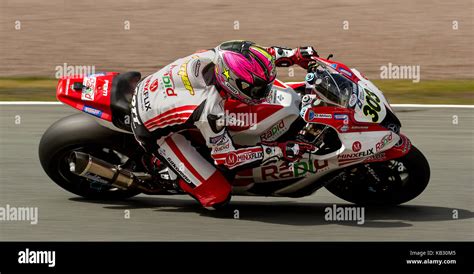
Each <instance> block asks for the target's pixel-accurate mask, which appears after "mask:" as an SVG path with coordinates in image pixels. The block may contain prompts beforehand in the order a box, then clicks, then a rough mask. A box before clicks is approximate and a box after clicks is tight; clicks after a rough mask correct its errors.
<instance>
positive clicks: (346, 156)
mask: <svg viewBox="0 0 474 274" xmlns="http://www.w3.org/2000/svg"><path fill="white" fill-rule="evenodd" d="M374 154H375V153H374V149H373V148H370V149H368V150H366V151H362V152H358V153H348V154H339V155H338V156H337V159H339V160H347V159H358V158H362V157H367V156H370V155H374Z"/></svg>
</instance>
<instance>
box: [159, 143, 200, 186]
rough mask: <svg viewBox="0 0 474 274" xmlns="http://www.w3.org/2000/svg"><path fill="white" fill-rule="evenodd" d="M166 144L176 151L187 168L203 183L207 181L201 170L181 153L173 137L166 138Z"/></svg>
mask: <svg viewBox="0 0 474 274" xmlns="http://www.w3.org/2000/svg"><path fill="white" fill-rule="evenodd" d="M165 142H166V144H168V146H169V147H170V148H171V150H172V151H173V152H174V154H175V155H176V157H178V159H179V160H180V161H181V162H182V163H183V164H184V166H185V168H187V169H188V170H189V171H191V173H192V174H193V175H194V177H196V179H198V180H199V181H200V182H201V183H202V182H205V181H206V180H205V179H204V178H203V177H202V176H201V174H199V172H198V171H197V170H196V169H194V167H193V165H191V164H190V163H189V161H188V160H187V159H186V157H185V156H184V155H183V153H181V151H180V150H179V148H178V146H177V145H176V144H175V142H174V141H173V140H172V139H171V138H166V139H165Z"/></svg>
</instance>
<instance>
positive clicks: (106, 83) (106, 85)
mask: <svg viewBox="0 0 474 274" xmlns="http://www.w3.org/2000/svg"><path fill="white" fill-rule="evenodd" d="M108 93H109V80H104V85H103V86H102V96H107V95H108Z"/></svg>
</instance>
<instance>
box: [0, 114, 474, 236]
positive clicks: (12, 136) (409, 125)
mask: <svg viewBox="0 0 474 274" xmlns="http://www.w3.org/2000/svg"><path fill="white" fill-rule="evenodd" d="M74 112H75V111H74V110H72V109H71V108H69V107H66V106H59V105H54V106H4V105H2V106H0V207H6V205H7V204H9V205H10V206H17V207H38V210H39V211H38V212H39V220H38V224H36V225H32V224H30V223H29V222H25V221H0V241H8V240H28V241H31V240H32V241H87V240H113V241H121V240H140V241H142V240H143V241H150V240H166V241H171V240H174V241H200V240H211V241H214V240H218V241H220V240H224V241H226V240H231V241H234V240H239V241H241V240H250V241H254V240H263V241H267V240H283V241H287V240H300V241H333V240H336V241H338V240H340V241H379V240H389V241H429V240H440V241H448V240H449V241H451V240H454V241H456V240H470V241H472V240H474V226H473V216H474V215H473V197H474V192H473V181H474V180H473V177H474V176H473V175H474V171H473V170H474V161H473V150H474V138H473V137H474V135H473V134H474V109H443V108H437V109H415V108H410V109H399V110H398V115H399V117H400V119H401V121H402V124H403V128H402V131H403V132H404V133H406V134H407V135H408V136H409V137H410V138H411V140H412V141H413V143H414V144H415V145H416V146H417V147H418V148H419V149H420V150H421V151H422V152H423V153H424V154H425V155H426V157H427V159H428V160H429V162H430V165H431V172H432V177H431V181H430V184H429V186H428V188H427V189H426V190H425V192H424V193H423V194H422V195H421V196H419V197H418V198H416V199H415V200H412V201H411V202H408V203H406V204H404V205H402V206H399V207H394V208H390V209H386V208H385V209H371V208H367V209H366V210H365V223H364V224H363V225H357V224H356V222H349V221H346V222H328V221H325V219H324V214H325V213H324V209H325V208H326V207H328V206H332V205H333V204H337V205H339V206H346V205H347V206H350V204H348V203H346V202H345V201H343V200H341V199H339V198H337V197H335V196H333V195H332V194H330V193H329V192H328V191H326V190H324V189H323V190H320V191H318V192H317V193H315V194H314V195H312V196H310V197H305V198H300V199H291V198H265V197H235V198H234V199H233V202H232V207H231V210H229V211H225V212H209V211H207V210H205V209H202V208H200V206H198V204H197V203H196V202H195V201H194V200H192V199H191V198H189V197H187V196H167V197H162V196H145V195H140V196H137V197H134V198H131V199H129V200H127V201H121V202H91V201H88V200H85V199H82V198H80V197H77V196H75V195H73V194H70V193H68V192H66V191H64V190H62V189H61V188H59V187H58V186H56V184H54V183H53V182H52V181H51V180H50V179H49V178H48V177H47V176H46V174H45V173H44V172H43V170H42V168H41V166H40V163H39V161H38V153H37V151H38V143H39V140H40V138H41V135H42V133H43V132H44V131H45V130H46V128H47V127H48V126H49V125H50V124H52V123H53V122H54V121H56V120H58V119H59V118H61V117H64V116H67V115H69V114H72V113H74ZM17 115H19V117H20V118H21V123H19V124H16V123H15V120H16V119H17V118H18V117H16V116H17ZM453 115H457V117H458V124H457V125H455V124H453ZM126 210H129V212H130V218H129V219H126V218H125V212H126ZM234 210H238V212H239V219H235V218H234ZM453 210H457V213H458V214H457V215H458V216H457V219H456V218H453V217H456V216H455V212H453ZM453 215H454V216H453Z"/></svg>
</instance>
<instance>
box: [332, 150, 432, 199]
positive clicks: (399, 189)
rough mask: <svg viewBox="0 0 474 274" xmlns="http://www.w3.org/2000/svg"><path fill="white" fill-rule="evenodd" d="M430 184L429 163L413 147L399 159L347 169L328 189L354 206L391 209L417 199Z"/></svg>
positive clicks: (335, 176) (338, 175)
mask: <svg viewBox="0 0 474 274" xmlns="http://www.w3.org/2000/svg"><path fill="white" fill-rule="evenodd" d="M429 180H430V167H429V164H428V161H427V160H426V158H425V156H423V154H422V153H421V152H420V151H419V150H418V149H417V148H416V147H414V146H412V147H411V149H410V151H409V152H408V154H407V155H405V156H403V157H401V158H398V159H394V160H390V161H386V162H381V163H368V164H359V165H356V166H351V167H347V168H345V169H343V170H342V171H339V172H337V173H336V175H334V177H333V178H332V179H331V180H330V181H329V183H328V184H327V185H326V188H327V190H329V191H330V192H331V193H332V194H334V195H336V196H337V197H339V198H341V199H344V200H346V201H348V202H351V203H355V204H358V205H365V206H389V205H398V204H403V203H406V202H408V201H410V200H412V199H414V198H416V197H417V196H418V195H420V194H421V193H422V192H423V191H424V189H425V188H426V186H427V185H428V182H429Z"/></svg>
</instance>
